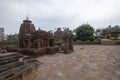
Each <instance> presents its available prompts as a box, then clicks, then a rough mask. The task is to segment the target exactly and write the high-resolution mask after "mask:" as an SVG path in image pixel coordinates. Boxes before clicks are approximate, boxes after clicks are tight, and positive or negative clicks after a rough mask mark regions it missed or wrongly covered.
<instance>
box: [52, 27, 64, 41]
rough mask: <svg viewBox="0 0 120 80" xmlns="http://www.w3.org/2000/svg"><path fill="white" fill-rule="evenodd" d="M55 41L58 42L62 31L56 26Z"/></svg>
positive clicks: (61, 36)
mask: <svg viewBox="0 0 120 80" xmlns="http://www.w3.org/2000/svg"><path fill="white" fill-rule="evenodd" d="M54 38H55V42H59V41H60V40H61V39H62V38H63V31H62V30H61V28H57V30H56V32H55V33H54Z"/></svg>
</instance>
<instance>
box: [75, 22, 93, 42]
mask: <svg viewBox="0 0 120 80" xmlns="http://www.w3.org/2000/svg"><path fill="white" fill-rule="evenodd" d="M74 32H75V33H76V39H77V40H83V41H84V40H92V37H93V33H94V29H93V27H92V26H91V25H90V24H83V25H80V26H78V27H77V28H76V29H75V30H74Z"/></svg>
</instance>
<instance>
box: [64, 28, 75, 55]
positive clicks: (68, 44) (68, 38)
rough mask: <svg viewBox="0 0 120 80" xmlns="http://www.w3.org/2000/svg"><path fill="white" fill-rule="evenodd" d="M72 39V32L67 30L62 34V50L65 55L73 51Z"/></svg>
mask: <svg viewBox="0 0 120 80" xmlns="http://www.w3.org/2000/svg"><path fill="white" fill-rule="evenodd" d="M72 38H73V34H72V31H70V30H68V31H66V32H64V34H63V40H64V45H63V49H64V52H65V53H69V52H72V51H73V44H72Z"/></svg>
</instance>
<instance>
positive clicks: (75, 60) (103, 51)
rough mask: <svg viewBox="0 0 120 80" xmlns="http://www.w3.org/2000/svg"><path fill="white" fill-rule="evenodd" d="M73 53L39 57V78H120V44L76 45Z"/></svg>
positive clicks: (80, 79)
mask: <svg viewBox="0 0 120 80" xmlns="http://www.w3.org/2000/svg"><path fill="white" fill-rule="evenodd" d="M74 50H75V51H74V52H73V53H71V54H63V53H57V54H54V55H47V56H42V57H39V58H38V60H40V61H42V62H43V63H44V64H43V65H42V66H41V67H40V68H39V80H120V46H102V45H76V46H74Z"/></svg>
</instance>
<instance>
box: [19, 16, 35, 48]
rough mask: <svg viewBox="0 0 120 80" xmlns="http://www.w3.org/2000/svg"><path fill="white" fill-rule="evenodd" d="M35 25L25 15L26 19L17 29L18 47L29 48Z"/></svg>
mask: <svg viewBox="0 0 120 80" xmlns="http://www.w3.org/2000/svg"><path fill="white" fill-rule="evenodd" d="M35 31H36V30H35V26H34V24H33V23H32V21H31V20H29V19H28V17H26V20H23V23H22V24H21V26H20V30H19V47H20V48H28V47H29V48H30V47H32V42H31V41H32V40H33V39H32V34H31V33H34V32H35Z"/></svg>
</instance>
